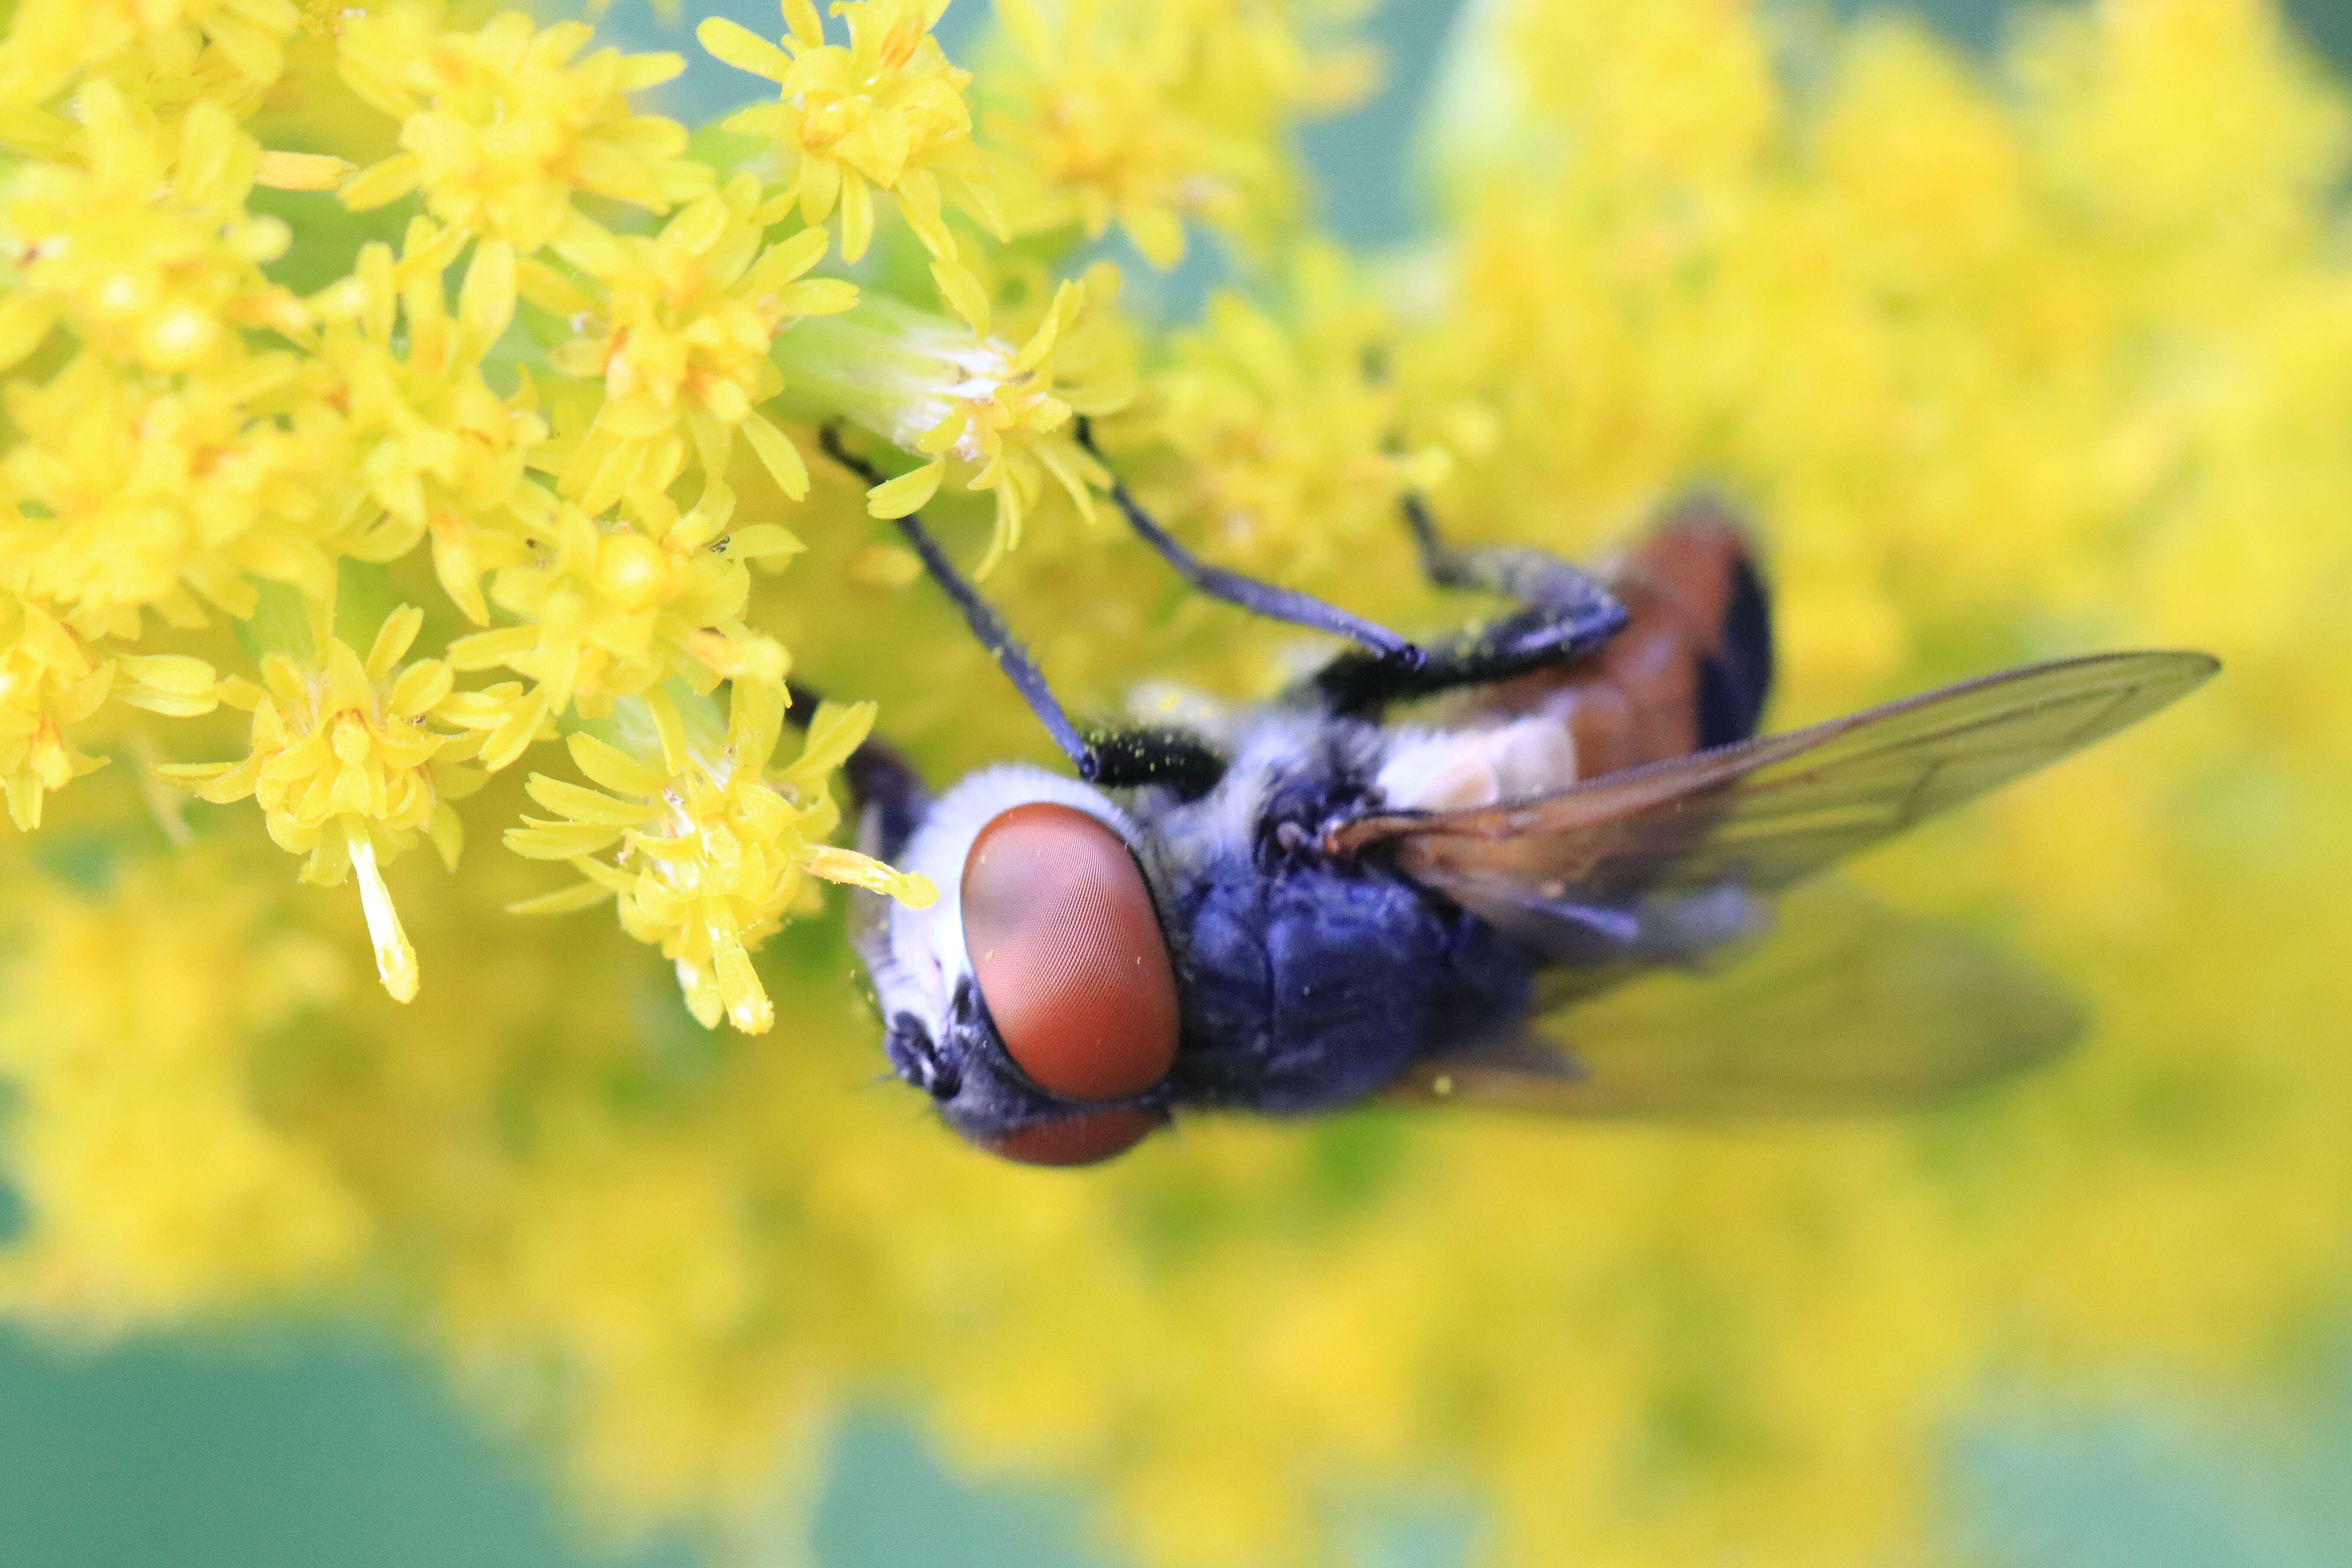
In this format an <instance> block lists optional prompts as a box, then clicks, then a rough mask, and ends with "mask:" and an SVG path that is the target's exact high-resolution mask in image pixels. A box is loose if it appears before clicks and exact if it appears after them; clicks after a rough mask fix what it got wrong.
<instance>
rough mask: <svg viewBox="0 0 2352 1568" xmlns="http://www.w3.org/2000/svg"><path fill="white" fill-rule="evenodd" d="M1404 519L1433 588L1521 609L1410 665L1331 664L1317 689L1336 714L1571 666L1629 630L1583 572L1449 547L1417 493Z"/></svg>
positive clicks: (1510, 552)
mask: <svg viewBox="0 0 2352 1568" xmlns="http://www.w3.org/2000/svg"><path fill="white" fill-rule="evenodd" d="M1404 518H1405V524H1406V526H1407V527H1409V528H1410V529H1412V537H1413V542H1414V544H1415V545H1416V546H1417V547H1418V548H1419V551H1420V553H1421V565H1422V570H1423V572H1424V573H1426V574H1428V577H1429V580H1430V581H1431V582H1433V583H1434V584H1437V585H1438V586H1439V587H1442V588H1468V589H1476V590H1479V591H1482V592H1485V593H1489V594H1500V595H1506V596H1507V597H1509V598H1513V599H1517V601H1518V602H1519V608H1518V609H1517V610H1515V611H1512V612H1511V613H1510V614H1508V615H1506V616H1500V617H1499V618H1497V619H1496V620H1493V621H1490V622H1488V623H1486V625H1484V626H1475V627H1473V628H1471V629H1470V630H1468V631H1466V632H1463V633H1461V634H1459V635H1458V636H1455V637H1449V638H1447V639H1446V640H1445V641H1444V642H1441V643H1437V644H1434V645H1433V646H1431V647H1429V648H1427V649H1426V650H1425V655H1424V657H1423V659H1422V661H1421V663H1420V664H1419V665H1418V666H1417V667H1415V668H1400V667H1398V666H1396V665H1394V664H1393V663H1385V662H1383V661H1381V660H1379V659H1375V658H1365V657H1363V656H1362V655H1360V654H1353V653H1350V654H1343V655H1341V656H1340V657H1339V658H1335V659H1333V660H1332V661H1331V662H1330V663H1329V664H1328V665H1325V666H1324V667H1323V668H1322V669H1321V670H1319V671H1318V672H1317V674H1316V675H1315V677H1314V679H1313V682H1312V686H1313V689H1314V691H1315V693H1316V695H1317V697H1318V699H1319V700H1321V701H1322V703H1323V705H1324V706H1325V707H1326V708H1328V709H1329V710H1331V711H1332V712H1335V713H1342V714H1349V715H1353V716H1359V717H1365V718H1372V717H1377V716H1378V715H1379V714H1380V712H1381V710H1383V709H1385V708H1387V707H1389V706H1391V704H1393V703H1398V702H1406V701H1411V700H1413V699H1415V698H1420V697H1433V696H1436V695H1437V694H1439V693H1440V692H1444V691H1450V690H1453V689H1455V688H1457V687H1463V686H1482V685H1485V684H1486V683H1487V682H1489V681H1496V680H1507V679H1510V678H1511V677H1512V676H1515V675H1524V674H1526V673H1528V671H1529V670H1534V669H1542V668H1548V667H1549V666H1552V665H1556V664H1564V663H1566V662H1568V661H1569V660H1570V659H1575V658H1582V657H1583V656H1584V655H1586V654H1589V653H1591V652H1592V651H1594V650H1595V649H1597V648H1599V647H1601V645H1602V644H1603V643H1606V642H1607V641H1608V640H1609V639H1610V638H1611V637H1615V636H1616V635H1617V633H1618V632H1620V631H1621V630H1622V629H1623V628H1624V626H1625V606H1624V605H1622V604H1620V603H1619V602H1618V599H1617V595H1615V594H1614V593H1612V592H1611V590H1610V587H1609V584H1607V583H1605V582H1603V581H1601V579H1600V578H1599V577H1596V576H1594V575H1593V574H1591V573H1590V572H1587V571H1585V570H1584V569H1583V568H1582V567H1580V566H1577V565H1574V564H1572V563H1569V562H1566V561H1563V560H1561V559H1560V558H1559V556H1557V555H1553V554H1551V553H1549V552H1547V551H1542V550H1531V549H1528V548H1525V547H1520V546H1512V545H1453V544H1448V543H1446V542H1445V541H1444V539H1443V538H1442V537H1441V536H1440V535H1439V533H1438V531H1437V525H1436V523H1435V522H1434V521H1432V520H1431V518H1430V515H1429V509H1428V508H1427V507H1426V506H1425V505H1423V502H1422V500H1421V499H1420V498H1419V497H1417V496H1407V497H1406V498H1405V500H1404Z"/></svg>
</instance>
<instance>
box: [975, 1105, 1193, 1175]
mask: <svg viewBox="0 0 2352 1568" xmlns="http://www.w3.org/2000/svg"><path fill="white" fill-rule="evenodd" d="M1159 1125H1160V1122H1159V1120H1158V1119H1157V1118H1156V1117H1154V1116H1153V1115H1152V1114H1151V1113H1150V1111H1148V1110H1136V1109H1134V1108H1133V1107H1132V1106H1126V1105H1108V1106H1105V1107H1104V1108H1103V1109H1102V1110H1082V1111H1080V1112H1079V1113H1078V1114H1077V1115H1076V1116H1064V1117H1058V1118H1056V1119H1055V1120H1054V1121H1033V1122H1031V1123H1030V1124H1029V1125H1028V1126H1026V1127H1020V1128H1015V1129H1014V1130H1013V1131H1010V1132H1008V1133H1006V1134H1005V1135H1004V1136H1003V1137H1002V1138H999V1139H997V1140H996V1141H995V1142H992V1143H990V1144H989V1145H988V1149H989V1152H991V1153H994V1154H1001V1155H1003V1157H1004V1158H1005V1159H1008V1160H1017V1161H1019V1162H1020V1163H1022V1164H1024V1165H1097V1164H1100V1163H1102V1162H1103V1161H1105V1160H1108V1159H1109V1158H1110V1157H1111V1156H1112V1155H1114V1154H1124V1153H1126V1152H1128V1151H1129V1149H1132V1148H1134V1147H1135V1146H1136V1144H1138V1143H1139V1142H1142V1141H1143V1138H1144V1135H1145V1134H1146V1133H1148V1132H1150V1131H1151V1130H1152V1129H1153V1128H1154V1127H1157V1126H1159Z"/></svg>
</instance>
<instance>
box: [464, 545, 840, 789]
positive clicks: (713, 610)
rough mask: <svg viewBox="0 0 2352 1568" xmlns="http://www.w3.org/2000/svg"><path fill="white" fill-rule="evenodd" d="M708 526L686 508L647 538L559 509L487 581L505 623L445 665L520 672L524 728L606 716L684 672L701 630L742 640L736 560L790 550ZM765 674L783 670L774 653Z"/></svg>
mask: <svg viewBox="0 0 2352 1568" xmlns="http://www.w3.org/2000/svg"><path fill="white" fill-rule="evenodd" d="M715 521H716V520H713V519H709V518H708V517H706V516H705V515H704V514H701V513H698V512H688V513H687V514H686V516H685V517H684V518H683V519H681V520H680V522H679V525H678V526H677V528H676V529H674V530H672V531H670V532H669V533H668V534H667V535H666V536H665V537H663V538H660V539H656V538H653V537H650V536H648V535H647V534H646V533H644V532H641V531H638V530H636V529H635V528H632V527H630V526H628V525H627V524H625V523H599V522H597V521H595V520H593V519H592V518H591V517H590V516H589V515H588V514H587V513H586V512H584V511H583V510H581V509H579V508H578V507H574V506H569V505H566V506H563V507H562V508H561V509H560V510H558V511H557V512H556V513H554V514H553V515H552V516H551V518H550V519H549V520H548V522H547V525H546V532H545V535H544V536H543V537H542V539H541V553H540V554H538V555H537V556H535V557H533V558H532V559H530V560H528V561H525V562H522V563H518V564H516V565H512V566H509V567H506V568H504V569H503V570H501V571H500V572H499V574H498V575H497V577H496V578H495V579H494V580H493V583H492V585H491V591H490V597H491V599H492V600H493V601H495V602H496V603H497V605H498V606H499V608H500V609H502V610H505V611H507V612H508V613H509V614H510V615H512V616H514V617H515V624H514V625H513V626H500V627H498V628H495V629H493V630H490V631H485V632H477V633H475V634H474V635H472V636H470V637H461V638H459V639H458V640H457V642H455V643H452V644H451V645H450V647H449V662H450V664H451V666H452V667H453V668H457V669H467V670H470V669H489V668H496V667H499V666H504V667H505V668H509V669H512V670H514V671H515V672H516V673H518V674H520V675H522V676H525V677H528V678H529V679H530V680H531V681H532V682H533V683H534V684H533V688H532V692H531V700H532V701H533V702H534V703H535V704H536V705H537V711H536V712H535V713H534V714H533V715H532V717H531V720H530V725H529V728H530V731H534V732H535V731H536V730H537V728H538V724H539V722H540V721H541V719H551V718H555V717H557V716H560V715H562V714H563V713H564V712H565V711H566V710H569V709H571V708H572V706H573V705H574V704H575V703H576V704H578V706H579V708H580V710H582V711H583V713H587V714H590V715H592V716H593V715H602V714H604V713H609V712H610V711H611V709H612V701H613V699H614V698H615V697H626V696H633V695H635V694H637V693H639V692H642V691H645V690H646V689H648V688H650V687H654V686H656V685H659V684H660V683H661V682H662V681H663V680H665V679H667V678H668V677H669V676H671V675H673V674H677V673H680V672H687V673H688V674H692V673H694V672H695V667H696V663H697V654H696V651H695V644H696V639H697V638H698V637H700V636H702V635H703V634H704V633H705V632H706V631H707V630H709V629H711V628H719V627H724V628H729V629H730V630H731V631H733V632H736V633H738V634H740V635H743V636H750V635H751V634H749V633H747V632H743V631H742V628H741V627H740V626H737V625H736V624H735V623H736V621H737V617H738V616H740V615H741V613H742V610H743V601H744V598H745V595H747V594H748V593H749V591H750V587H751V583H750V577H749V574H748V573H747V572H746V570H745V567H744V563H745V562H746V561H748V560H753V559H758V558H761V557H765V556H774V555H783V554H789V553H791V552H793V551H796V550H798V549H799V548H800V543H799V542H798V541H797V540H795V539H793V536H792V535H791V534H789V533H787V532H786V531H784V530H783V529H782V528H780V527H778V526H777V525H775V524H773V523H765V524H760V525H756V526H754V527H751V528H746V529H743V530H740V531H738V532H736V533H735V534H733V535H731V536H729V537H727V538H726V539H725V540H724V542H723V544H721V542H720V538H719V530H718V528H717V527H716V526H714V522H715ZM714 545H720V547H719V548H716V549H714V548H713V546H714ZM761 640H762V641H764V640H765V639H761ZM769 646H770V647H773V646H774V645H773V644H769ZM775 674H776V677H777V679H782V675H783V668H782V650H781V649H779V650H777V653H776V659H775ZM717 679H718V677H717V675H716V674H715V673H713V674H709V676H708V679H703V680H701V681H700V682H699V684H700V685H702V687H703V688H704V689H709V687H711V686H713V685H715V684H716V683H717ZM520 743H521V742H520V740H517V741H515V742H512V743H511V744H510V745H505V746H494V747H493V748H492V749H491V750H490V752H488V754H487V755H486V756H485V759H484V760H485V761H486V762H488V763H489V765H490V766H492V767H503V766H504V765H505V764H506V763H508V762H509V760H511V758H512V756H513V755H514V754H515V751H516V749H517V748H519V747H520Z"/></svg>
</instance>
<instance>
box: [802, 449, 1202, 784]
mask: <svg viewBox="0 0 2352 1568" xmlns="http://www.w3.org/2000/svg"><path fill="white" fill-rule="evenodd" d="M817 442H818V444H819V445H820V446H821V447H824V453H825V456H827V457H829V458H832V459H833V460H834V461H835V462H836V463H839V464H840V465H841V466H842V467H843V468H847V469H848V470H849V471H850V472H851V473H853V474H856V476H857V477H858V478H859V479H863V480H865V481H866V484H867V485H868V486H872V485H877V484H880V483H881V482H882V472H881V470H880V469H878V468H875V467H874V465H873V464H871V463H869V462H867V461H866V459H865V458H861V457H859V456H857V454H856V453H855V452H852V451H851V450H850V449H849V448H848V447H845V446H843V445H842V443H841V432H840V431H839V430H838V429H837V428H835V426H831V425H828V426H824V428H823V429H822V430H820V431H818V432H817ZM897 521H898V531H899V532H900V533H901V534H903V535H905V536H906V540H907V543H908V546H909V547H911V548H912V549H913V550H914V552H915V554H916V555H917V556H918V557H919V559H920V560H921V561H922V563H923V569H924V571H926V572H928V573H929V574H930V577H931V581H933V582H934V583H937V584H939V585H940V590H941V591H942V592H943V593H945V594H946V595H947V596H948V597H949V598H950V599H951V600H953V601H954V603H955V606H956V608H957V609H958V610H959V611H961V613H962V615H963V619H964V625H966V626H970V627H971V635H972V636H973V637H977V638H978V639H979V640H980V646H981V647H984V648H986V649H987V650H988V655H989V657H990V658H992V659H994V660H995V661H996V667H997V668H999V669H1001V670H1003V672H1004V677H1005V679H1008V680H1010V681H1012V682H1013V689H1015V690H1017V691H1019V692H1020V693H1021V697H1022V700H1024V701H1025V702H1027V703H1028V704H1029V710H1030V711H1031V712H1032V713H1034V714H1035V715H1036V716H1037V721H1038V722H1039V723H1040V724H1042V725H1044V726H1045V732H1046V733H1047V734H1048V735H1051V736H1052V737H1053V738H1054V744H1055V745H1056V746H1058V747H1060V748H1061V750H1062V754H1063V755H1064V756H1066V757H1067V758H1069V759H1070V764H1071V766H1073V767H1075V768H1076V769H1077V772H1078V776H1079V777H1080V778H1082V779H1085V780H1087V782H1088V783H1089V784H1100V785H1102V786H1103V787H1104V788H1106V789H1121V788H1132V787H1138V786H1141V785H1145V784H1164V785H1167V786H1168V787H1170V788H1172V789H1174V790H1175V791H1176V792H1177V793H1178V794H1180V795H1186V796H1188V797H1190V796H1193V795H1202V794H1205V793H1206V792H1207V791H1208V790H1209V789H1210V788H1211V787H1213V785H1214V784H1216V782H1217V780H1218V779H1219V778H1220V777H1222V776H1223V773H1224V770H1225V760H1224V758H1223V756H1221V755H1219V754H1218V753H1217V752H1215V751H1214V750H1213V749H1212V748H1211V747H1210V745H1209V744H1208V742H1205V741H1203V740H1202V739H1201V738H1200V737H1199V736H1197V735H1194V734H1192V733H1191V732H1190V731H1182V730H1167V729H1152V730H1098V731H1093V732H1092V733H1087V732H1085V731H1080V730H1079V728H1078V727H1077V726H1076V724H1074V723H1072V722H1071V721H1070V716H1069V714H1068V713H1067V712H1066V710H1064V709H1063V707H1062V704H1061V702H1060V700H1058V699H1056V698H1055V695H1054V689H1053V688H1052V687H1050V686H1048V685H1047V684H1046V683H1045V671H1043V670H1041V669H1039V668H1037V661H1036V660H1035V659H1034V658H1031V657H1030V654H1029V650H1028V649H1027V648H1025V647H1022V646H1021V642H1020V639H1018V638H1017V637H1014V636H1013V631H1012V628H1011V627H1009V626H1006V625H1005V624H1004V617H1003V616H1000V615H998V614H997V613H996V610H995V607H994V606H993V605H990V604H989V602H988V601H987V600H985V599H983V598H982V597H981V596H980V591H979V590H978V589H977V588H974V587H973V586H972V585H971V582H970V580H969V579H967V578H966V577H965V576H964V575H963V574H962V573H961V572H959V571H957V570H956V567H955V563H954V562H952V561H950V560H949V559H948V554H947V552H946V551H944V550H942V549H940V543H939V541H937V540H935V539H933V538H932V537H931V533H930V530H929V529H927V528H925V527H924V526H923V523H922V514H921V513H920V512H919V511H917V512H909V513H908V515H906V516H905V517H902V518H899V519H898V520H897ZM891 754H892V756H893V757H895V755H896V753H895V752H893V753H891ZM851 761H852V763H853V764H855V763H856V758H855V757H853V758H852V759H851ZM879 766H880V764H879V763H877V768H878V767H879ZM908 776H909V777H911V773H910V774H909V775H908ZM875 779H876V784H877V788H886V789H887V788H895V787H897V786H896V785H895V784H893V783H892V782H891V781H889V780H888V779H887V777H886V776H885V775H884V774H883V773H879V772H877V773H876V775H875ZM851 787H852V788H856V787H857V786H856V779H855V777H853V779H852V784H851ZM917 787H918V788H919V787H920V786H919V784H918V785H917Z"/></svg>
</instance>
